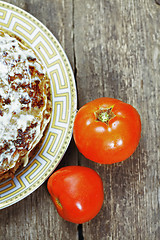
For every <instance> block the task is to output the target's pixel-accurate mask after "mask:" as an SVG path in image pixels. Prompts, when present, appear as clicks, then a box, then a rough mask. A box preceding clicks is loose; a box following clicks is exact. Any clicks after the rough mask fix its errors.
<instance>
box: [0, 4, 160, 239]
mask: <svg viewBox="0 0 160 240" xmlns="http://www.w3.org/2000/svg"><path fill="white" fill-rule="evenodd" d="M6 2H9V3H12V4H14V5H16V6H18V7H20V8H22V9H24V10H26V11H28V12H29V13H31V14H32V15H33V16H35V17H36V18H37V19H39V20H40V21H41V22H42V23H43V24H44V25H46V26H47V27H48V29H49V30H51V32H52V33H53V34H54V35H55V37H56V38H57V39H58V40H59V42H60V44H61V45H62V47H63V48H64V50H65V52H66V54H67V56H68V58H69V60H70V63H71V65H72V68H73V71H74V75H75V79H76V84H77V93H78V108H79V107H81V106H82V105H84V104H85V103H87V102H88V101H91V100H93V99H95V98H98V97H102V96H106V97H114V98H118V99H120V100H122V101H125V102H127V103H130V104H132V105H133V106H134V107H135V108H136V109H137V110H138V111H139V113H140V115H141V119H142V137H141V140H140V144H139V146H138V148H137V150H136V152H135V153H134V154H133V155H132V156H131V157H130V158H129V159H128V160H126V161H124V162H121V163H118V164H114V165H99V164H96V163H94V162H91V161H89V160H87V159H85V158H84V157H83V156H82V155H81V154H80V153H79V152H78V150H77V148H76V146H75V144H74V141H73V140H72V141H71V143H70V145H69V148H68V150H67V152H66V154H65V156H64V157H63V159H62V161H61V163H60V165H59V168H60V167H62V166H66V165H82V166H88V167H91V168H92V169H94V170H96V171H97V172H98V173H99V174H100V175H101V177H102V180H103V183H104V191H105V199H104V204H103V207H102V209H101V211H100V212H99V214H98V215H97V216H96V217H95V218H94V219H93V220H91V221H90V222H88V223H85V224H83V225H76V224H73V223H69V222H66V221H64V220H63V219H61V218H60V217H59V216H58V214H57V212H56V210H55V208H54V205H53V204H52V201H51V199H50V197H49V194H48V191H47V188H46V183H44V184H43V185H42V186H41V187H40V188H39V189H38V190H36V191H35V192H33V193H32V194H31V195H30V196H28V197H27V198H25V199H24V200H22V201H20V202H18V203H16V204H14V205H12V206H10V207H8V208H6V209H3V210H1V213H0V239H3V240H21V239H26V240H30V239H31V240H36V239H37V240H49V239H55V240H67V239H68V240H72V239H74V240H76V239H77V240H78V239H85V240H106V239H113V240H130V239H135V240H139V239H142V240H158V239H160V207H159V206H160V177H159V174H160V151H159V150H160V149H159V146H160V134H159V131H160V125H159V123H160V111H159V110H160V5H158V4H156V2H155V1H154V0H136V1H130V0H123V1H121V0H116V1H109V0H99V1H96V0H95V1H93V0H62V1H60V0H45V1H42V0H7V1H6ZM135 131H136V130H135Z"/></svg>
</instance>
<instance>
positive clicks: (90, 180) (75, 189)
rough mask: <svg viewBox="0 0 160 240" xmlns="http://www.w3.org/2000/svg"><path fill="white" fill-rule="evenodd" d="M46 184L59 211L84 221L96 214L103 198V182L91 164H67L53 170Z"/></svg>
mask: <svg viewBox="0 0 160 240" xmlns="http://www.w3.org/2000/svg"><path fill="white" fill-rule="evenodd" d="M47 188H48V191H49V193H50V195H51V198H52V201H53V203H54V205H55V207H56V209H57V212H58V213H59V215H60V216H61V217H62V218H64V219H65V220H67V221H70V222H73V223H77V224H81V223H84V222H87V221H89V220H91V219H92V218H94V217H95V216H96V215H97V214H98V212H99V211H100V209H101V207H102V204H103V200H104V192H103V183H102V180H101V178H100V176H99V175H98V174H97V173H96V172H95V171H94V170H92V169H91V168H87V167H81V166H67V167H63V168H61V169H59V170H58V171H56V172H55V173H53V174H52V175H51V176H50V178H49V180H48V182H47Z"/></svg>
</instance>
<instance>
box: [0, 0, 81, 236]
mask: <svg viewBox="0 0 160 240" xmlns="http://www.w3.org/2000/svg"><path fill="white" fill-rule="evenodd" d="M6 2H8V3H12V4H14V5H16V6H18V7H20V8H22V9H24V10H26V11H28V12H29V13H31V14H32V15H33V16H35V17H36V18H37V19H39V20H40V21H41V22H42V23H43V24H44V25H45V26H47V27H48V29H49V30H50V31H51V32H52V33H53V34H54V36H55V37H56V38H57V39H58V41H59V42H60V44H61V45H62V47H63V48H64V50H65V52H66V54H67V56H68V58H69V60H70V63H71V65H72V68H73V69H74V54H73V29H72V22H73V20H72V17H73V16H72V12H73V8H72V1H68V0H67V1H58V0H57V1H51V0H46V1H41V0H15V1H14V0H7V1H6ZM65 165H77V150H76V149H75V148H74V142H73V141H72V142H71V144H70V146H69V148H68V150H67V152H66V154H65V156H64V158H63V159H62V161H61V163H60V165H59V166H58V167H62V166H65ZM0 233H1V234H0V239H3V240H4V239H5V240H9V239H16V240H21V239H25V240H30V239H31V240H36V239H37V240H44V239H47V240H49V239H52V240H53V239H55V240H56V239H71V240H72V239H73V240H75V239H78V232H77V225H75V224H72V223H69V222H66V221H64V220H63V219H61V218H60V217H59V216H58V214H57V212H56V210H55V208H54V205H53V203H52V201H51V199H50V196H49V194H48V192H47V188H46V183H45V184H43V185H42V186H41V187H40V188H39V189H38V190H36V191H35V192H34V193H32V194H31V195H30V196H28V197H27V198H25V199H24V200H22V201H21V202H18V203H17V204H15V205H13V206H11V207H9V208H6V209H3V210H1V214H0Z"/></svg>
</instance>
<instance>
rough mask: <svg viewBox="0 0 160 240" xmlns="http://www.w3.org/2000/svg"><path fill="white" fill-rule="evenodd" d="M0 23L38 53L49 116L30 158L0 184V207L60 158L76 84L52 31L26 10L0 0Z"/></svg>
mask: <svg viewBox="0 0 160 240" xmlns="http://www.w3.org/2000/svg"><path fill="white" fill-rule="evenodd" d="M0 26H1V27H2V28H3V29H6V30H7V31H9V32H11V33H13V34H15V35H16V36H18V37H20V38H21V39H22V40H23V41H24V42H25V43H26V44H28V45H29V47H31V48H32V49H33V50H34V51H35V52H36V54H37V55H38V56H39V58H40V60H41V62H42V63H43V65H44V67H45V69H46V71H47V74H48V76H49V79H50V85H51V91H52V103H53V106H52V112H53V114H52V117H51V121H50V125H49V128H48V131H47V132H46V134H45V136H44V137H43V140H42V144H41V146H40V148H39V150H38V152H37V154H36V156H35V157H34V158H33V159H32V161H31V162H30V163H29V164H28V165H27V166H26V167H25V168H24V169H21V170H20V171H18V172H17V173H16V175H15V177H14V179H8V180H5V181H2V183H1V184H0V209H2V208H5V207H7V206H10V205H12V204H14V203H16V202H17V201H20V200H21V199H23V198H24V197H26V196H28V195H29V194H30V193H32V192H33V191H34V190H36V189H37V188H38V187H39V186H40V185H41V184H42V183H43V182H44V181H45V180H46V179H47V178H48V177H49V175H50V174H51V173H52V172H53V170H54V169H55V168H56V166H57V165H58V163H59V162H60V160H61V159H62V157H63V155H64V153H65V151H66V149H67V147H68V145H69V142H70V139H71V136H72V128H73V122H74V118H75V114H76V108H77V96H76V86H75V80H74V75H73V72H72V68H71V66H70V63H69V61H68V58H67V56H66V54H65V52H64V50H63V49H62V47H61V45H60V44H59V43H58V41H57V39H56V38H55V37H54V36H53V34H52V33H51V32H50V31H49V30H48V29H47V28H46V27H45V26H44V25H43V24H42V23H41V22H39V21H38V20H37V19H36V18H34V17H33V16H32V15H30V14H29V13H27V12H25V11H23V10H21V9H20V8H18V7H15V6H13V5H11V4H8V3H4V2H1V1H0Z"/></svg>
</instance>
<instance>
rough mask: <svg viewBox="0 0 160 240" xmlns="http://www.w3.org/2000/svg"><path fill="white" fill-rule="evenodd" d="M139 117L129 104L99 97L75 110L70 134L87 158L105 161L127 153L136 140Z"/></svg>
mask: <svg viewBox="0 0 160 240" xmlns="http://www.w3.org/2000/svg"><path fill="white" fill-rule="evenodd" d="M140 136H141V120H140V116H139V114H138V112H137V111H136V109H135V108H134V107H132V106H131V105H129V104H127V103H124V102H122V101H120V100H117V99H114V98H99V99H96V100H94V101H91V102H89V103H87V104H85V105H84V106H83V107H82V108H80V110H79V111H78V113H77V115H76V118H75V122H74V128H73V137H74V140H75V143H76V145H77V147H78V149H79V151H80V152H81V153H82V154H83V155H84V156H85V157H86V158H88V159H90V160H92V161H95V162H98V163H104V164H112V163H115V162H121V161H123V160H125V159H127V158H128V157H130V156H131V155H132V154H133V152H134V151H135V149H136V148H137V145H138V143H139V140H140Z"/></svg>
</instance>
